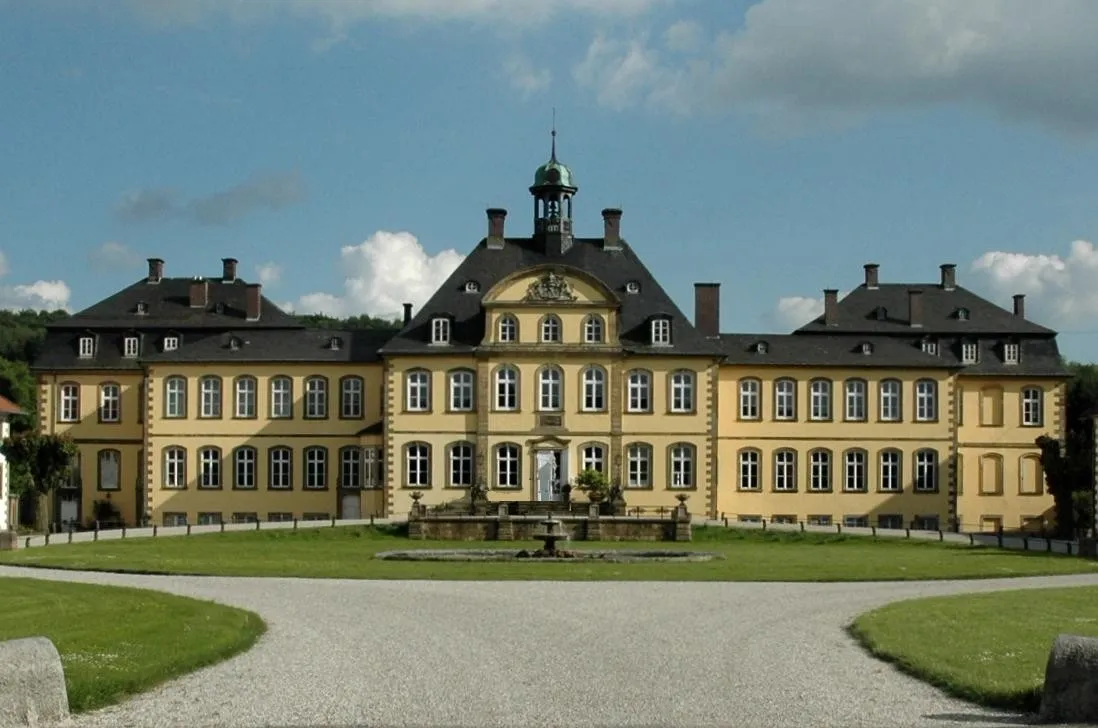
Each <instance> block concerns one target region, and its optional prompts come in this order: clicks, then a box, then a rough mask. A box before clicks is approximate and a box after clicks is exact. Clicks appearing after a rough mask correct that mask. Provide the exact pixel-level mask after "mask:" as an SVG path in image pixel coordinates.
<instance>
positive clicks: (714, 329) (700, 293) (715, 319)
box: [694, 283, 721, 337]
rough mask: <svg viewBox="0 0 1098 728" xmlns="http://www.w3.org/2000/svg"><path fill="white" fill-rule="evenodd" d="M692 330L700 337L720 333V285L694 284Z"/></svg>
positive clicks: (715, 335) (713, 335)
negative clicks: (695, 330)
mask: <svg viewBox="0 0 1098 728" xmlns="http://www.w3.org/2000/svg"><path fill="white" fill-rule="evenodd" d="M694 328H696V329H697V330H698V333H700V334H701V335H702V336H709V337H717V336H720V333H721V284H720V283H695V284H694Z"/></svg>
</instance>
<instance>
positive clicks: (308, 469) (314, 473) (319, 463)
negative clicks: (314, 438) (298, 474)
mask: <svg viewBox="0 0 1098 728" xmlns="http://www.w3.org/2000/svg"><path fill="white" fill-rule="evenodd" d="M301 460H302V465H303V466H304V473H303V475H304V477H303V479H302V483H301V486H302V488H304V489H305V490H325V489H326V488H327V487H328V451H327V450H326V449H324V448H323V447H320V446H319V445H313V446H311V447H307V448H305V452H304V453H303V454H302V458H301Z"/></svg>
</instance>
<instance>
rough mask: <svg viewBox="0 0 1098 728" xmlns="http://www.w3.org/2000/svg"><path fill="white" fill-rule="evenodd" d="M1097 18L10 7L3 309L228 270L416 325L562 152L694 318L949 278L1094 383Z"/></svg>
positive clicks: (961, 5) (100, 4)
mask: <svg viewBox="0 0 1098 728" xmlns="http://www.w3.org/2000/svg"><path fill="white" fill-rule="evenodd" d="M1095 27H1098V2H1094V1H1093V0H1041V2H1040V3H1034V2H1032V0H966V1H965V2H957V0H829V1H828V2H820V1H819V0H757V1H754V2H749V1H748V0H554V1H553V2H545V1H544V0H0V99H2V102H0V118H2V119H3V123H2V125H0V130H2V131H0V139H2V141H0V307H2V308H13V309H19V308H25V307H32V308H39V307H46V308H56V307H63V308H68V309H70V310H73V311H77V310H80V309H81V308H84V307H87V306H89V305H91V304H93V303H95V302H96V301H98V300H100V299H102V298H104V297H106V296H107V295H110V294H111V293H113V292H114V291H116V290H117V289H119V288H121V287H123V286H125V285H128V284H129V283H132V282H133V281H135V280H137V279H138V278H140V277H142V276H143V275H144V272H145V270H146V263H145V259H146V258H148V257H160V258H163V259H164V260H165V261H166V264H165V268H166V270H165V272H166V274H167V275H177V276H188V277H190V276H195V275H210V276H217V275H220V271H221V262H220V261H221V258H223V257H235V258H237V259H239V261H240V274H241V276H242V277H245V278H247V279H249V280H258V281H261V282H262V283H263V286H264V293H265V295H267V296H268V297H269V298H271V300H273V301H275V302H276V303H279V304H281V305H284V306H286V307H287V308H289V309H292V310H294V311H297V312H302V313H304V312H322V313H327V314H330V315H336V316H346V315H352V314H361V313H366V314H371V315H381V316H394V317H395V316H397V315H399V313H400V310H401V303H403V302H404V301H410V302H412V303H413V304H415V305H416V306H417V307H418V306H419V305H422V304H423V303H424V302H425V301H426V300H427V298H428V297H429V296H430V295H431V293H432V292H433V291H434V290H435V288H436V287H437V286H438V285H439V284H440V283H441V282H442V281H443V280H445V279H446V277H447V276H448V275H449V273H450V272H451V271H452V270H453V269H454V268H455V267H456V266H457V265H458V263H459V262H460V261H461V259H462V257H463V256H464V255H466V254H467V253H468V252H469V251H470V250H472V249H473V247H474V246H475V245H476V244H477V242H478V241H479V240H480V239H481V238H482V237H483V236H484V234H485V232H486V230H487V222H486V217H485V209H486V208H489V207H504V208H507V209H508V210H509V213H510V214H509V216H508V219H507V231H508V233H509V234H510V235H514V236H521V235H529V234H530V231H531V229H532V225H533V221H532V215H533V205H532V203H531V201H530V197H529V192H528V190H527V188H528V186H529V185H530V184H531V183H532V179H533V173H534V170H535V168H536V167H537V166H538V165H539V164H541V163H542V162H544V161H545V160H546V159H547V158H548V155H549V140H550V137H549V131H550V128H551V126H552V124H553V117H554V109H555V116H556V124H557V129H558V151H559V157H560V158H561V160H562V161H563V162H565V163H567V164H568V165H569V166H570V167H571V168H572V170H573V171H574V173H575V175H576V178H577V180H578V184H579V188H580V189H579V193H578V195H577V197H576V201H575V225H576V229H577V234H578V235H581V236H591V237H598V236H601V233H602V220H601V214H600V213H601V210H602V209H603V208H604V207H621V208H622V209H623V210H624V215H623V218H622V234H623V236H624V237H625V239H626V240H628V241H629V243H630V245H632V247H633V248H634V249H635V250H636V252H637V253H638V255H640V256H641V258H642V259H643V260H644V261H645V262H646V263H647V265H648V266H649V268H651V269H652V270H653V271H654V272H655V273H656V275H657V277H658V278H659V279H660V281H661V283H662V284H663V285H664V287H665V288H667V290H668V291H669V293H670V294H671V295H672V296H673V297H674V299H675V300H676V302H677V303H678V304H679V306H680V307H681V308H682V309H683V311H684V312H685V313H686V314H687V315H688V316H689V315H692V313H693V284H694V283H695V282H697V281H719V282H720V283H722V288H721V297H722V311H721V314H722V318H721V326H722V329H723V330H725V331H729V332H734V331H738V332H750V331H788V330H791V329H792V328H795V327H797V326H799V325H801V324H803V323H805V322H807V321H808V320H810V319H811V318H812V317H814V316H815V315H818V313H819V312H820V311H821V310H822V290H823V289H826V288H837V289H839V290H840V291H844V292H845V291H848V290H850V289H851V288H853V287H855V286H857V285H858V284H860V283H861V281H862V276H863V273H862V266H863V264H865V263H867V262H874V263H878V264H880V266H881V273H880V275H881V280H882V282H927V283H931V282H935V281H937V280H938V275H939V273H938V267H939V265H940V264H943V263H955V264H956V265H957V266H958V273H957V275H958V282H959V283H960V284H961V285H963V286H966V287H968V288H970V289H972V290H974V291H976V292H977V293H979V294H981V295H984V296H986V297H988V298H989V299H991V300H992V301H994V302H996V303H998V304H999V305H1001V306H1004V307H1008V308H1009V307H1010V304H1011V296H1012V295H1013V294H1015V293H1025V294H1026V295H1027V316H1029V317H1030V318H1032V319H1034V320H1036V321H1038V322H1040V323H1042V324H1044V325H1046V326H1050V327H1052V328H1054V329H1057V330H1058V331H1060V332H1061V336H1060V343H1061V349H1062V351H1063V352H1064V353H1065V355H1067V356H1068V357H1069V358H1072V359H1079V360H1085V361H1098V248H1096V247H1095V245H1094V243H1093V242H1092V241H1096V240H1098V84H1095V83H1094V79H1095V78H1096V77H1098V44H1095V43H1094V42H1093V37H1092V36H1093V33H1092V30H1093V28H1095Z"/></svg>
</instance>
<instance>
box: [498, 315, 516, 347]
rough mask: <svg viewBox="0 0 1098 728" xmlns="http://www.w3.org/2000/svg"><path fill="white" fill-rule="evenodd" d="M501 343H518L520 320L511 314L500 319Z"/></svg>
mask: <svg viewBox="0 0 1098 728" xmlns="http://www.w3.org/2000/svg"><path fill="white" fill-rule="evenodd" d="M499 341H500V343H501V344H513V343H514V342H516V341H518V320H516V319H515V317H514V316H512V315H511V314H509V313H506V314H504V315H502V316H500V317H499Z"/></svg>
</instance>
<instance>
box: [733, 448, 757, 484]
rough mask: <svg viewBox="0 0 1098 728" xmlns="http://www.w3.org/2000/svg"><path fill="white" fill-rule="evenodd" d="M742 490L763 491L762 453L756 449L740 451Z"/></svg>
mask: <svg viewBox="0 0 1098 728" xmlns="http://www.w3.org/2000/svg"><path fill="white" fill-rule="evenodd" d="M739 460H740V482H739V488H740V490H762V453H761V452H759V451H758V450H756V449H754V448H744V449H743V450H740V458H739Z"/></svg>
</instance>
